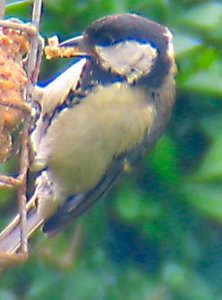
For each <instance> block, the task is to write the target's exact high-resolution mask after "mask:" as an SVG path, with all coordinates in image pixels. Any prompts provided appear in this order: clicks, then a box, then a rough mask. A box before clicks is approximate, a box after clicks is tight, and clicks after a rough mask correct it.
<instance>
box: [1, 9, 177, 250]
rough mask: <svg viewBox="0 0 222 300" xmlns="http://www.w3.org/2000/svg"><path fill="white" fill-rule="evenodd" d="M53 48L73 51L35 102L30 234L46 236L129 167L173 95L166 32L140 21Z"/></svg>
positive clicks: (102, 22) (104, 22) (90, 31)
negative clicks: (37, 109) (40, 231)
mask: <svg viewBox="0 0 222 300" xmlns="http://www.w3.org/2000/svg"><path fill="white" fill-rule="evenodd" d="M59 47H61V48H67V49H68V48H72V49H74V52H75V53H74V55H73V56H74V57H75V60H74V63H73V64H72V65H71V66H70V67H69V68H68V69H67V70H65V71H64V72H63V73H61V74H60V75H59V76H58V77H56V78H55V79H54V80H52V82H50V83H49V84H48V85H46V86H45V87H44V88H42V89H41V93H39V99H38V100H37V101H38V103H39V106H40V113H39V118H38V119H37V121H36V123H35V126H34V129H32V132H30V145H31V149H32V150H31V152H32V155H31V164H30V170H31V171H32V172H34V173H35V174H37V178H36V180H35V191H34V195H33V197H32V198H33V199H34V201H33V202H32V203H34V204H33V206H32V207H31V209H30V211H29V212H28V227H27V228H28V229H27V230H28V232H29V233H30V232H32V231H33V230H34V229H35V228H37V227H39V226H40V225H41V226H42V229H43V231H44V232H45V233H47V234H49V235H50V234H54V233H58V232H60V231H62V230H63V229H64V228H65V227H66V226H67V225H68V224H70V223H71V222H73V220H75V219H76V218H78V217H79V216H80V215H82V214H83V213H84V212H85V211H86V210H88V209H89V208H90V207H91V206H92V205H93V204H94V203H95V202H96V201H97V200H98V199H100V198H102V196H103V195H105V194H106V193H107V192H108V191H109V190H110V189H111V188H112V187H113V185H114V184H115V183H116V182H117V181H118V179H119V178H120V177H121V176H122V175H123V174H124V173H127V172H128V170H129V169H131V168H134V167H136V165H137V164H138V161H139V160H141V159H142V157H144V155H145V154H146V153H147V152H148V151H149V150H150V149H151V148H152V147H153V146H154V145H155V143H156V141H157V140H158V138H159V137H160V136H161V134H162V133H163V132H164V130H165V127H166V125H167V123H168V120H169V118H170V115H171V111H172V109H173V106H174V102H175V97H176V96H175V95H176V87H175V74H176V63H175V55H174V48H173V42H172V34H171V32H170V30H169V29H168V28H167V27H165V26H162V25H160V24H158V23H156V22H154V21H151V20H149V19H148V18H146V17H143V16H139V15H136V14H116V15H108V16H105V17H103V18H101V19H98V20H96V21H95V22H93V23H92V24H90V25H89V26H88V27H87V28H86V29H85V31H84V32H83V34H82V35H80V36H78V37H74V38H71V39H69V40H66V41H64V42H62V43H60V44H59ZM6 244H7V243H5V245H6ZM17 244H18V243H17ZM13 247H14V248H13ZM3 248H4V247H3ZM9 248H10V247H9ZM14 249H17V248H16V247H15V242H14V245H12V246H11V248H10V250H14ZM0 250H1V241H0Z"/></svg>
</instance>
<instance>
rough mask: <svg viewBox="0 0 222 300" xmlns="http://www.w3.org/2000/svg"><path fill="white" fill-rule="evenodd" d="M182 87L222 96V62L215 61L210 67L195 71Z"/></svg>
mask: <svg viewBox="0 0 222 300" xmlns="http://www.w3.org/2000/svg"><path fill="white" fill-rule="evenodd" d="M180 86H181V88H182V89H185V90H187V91H192V92H199V93H203V94H209V95H215V96H218V97H222V63H221V61H219V60H218V61H215V63H213V64H212V65H211V66H210V67H209V68H207V69H203V70H200V71H197V72H194V73H193V74H192V75H191V76H190V77H189V78H187V79H186V80H185V81H184V82H181V83H180Z"/></svg>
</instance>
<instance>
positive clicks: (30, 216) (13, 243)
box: [0, 197, 43, 254]
mask: <svg viewBox="0 0 222 300" xmlns="http://www.w3.org/2000/svg"><path fill="white" fill-rule="evenodd" d="M35 198H36V197H32V198H31V199H30V201H29V202H28V203H27V205H26V211H27V222H26V225H25V231H26V234H27V237H28V238H29V237H30V236H31V235H32V233H33V232H34V231H35V230H36V229H37V228H39V227H40V226H41V225H42V223H43V219H42V218H41V217H40V215H39V214H38V211H37V208H36V205H35V200H36V199H35ZM20 246H21V222H20V215H17V216H16V217H15V218H14V219H13V220H12V222H10V224H9V225H8V226H7V227H6V228H5V229H4V231H2V233H1V234H0V253H9V254H14V253H16V252H17V251H18V250H19V248H20Z"/></svg>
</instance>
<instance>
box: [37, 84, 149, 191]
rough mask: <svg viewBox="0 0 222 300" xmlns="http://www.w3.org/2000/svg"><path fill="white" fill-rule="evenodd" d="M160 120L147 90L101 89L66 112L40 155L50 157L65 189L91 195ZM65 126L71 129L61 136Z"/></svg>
mask: <svg viewBox="0 0 222 300" xmlns="http://www.w3.org/2000/svg"><path fill="white" fill-rule="evenodd" d="M154 116H155V108H154V105H153V103H149V101H148V100H147V95H146V94H145V93H144V90H143V89H136V88H131V87H130V86H129V85H127V84H123V85H120V84H119V83H114V84H111V85H109V86H102V87H101V86H100V87H97V88H95V89H94V91H92V92H91V93H89V94H88V95H87V96H86V97H85V99H83V100H82V101H81V103H80V104H78V105H76V106H74V107H72V108H69V109H64V110H63V111H61V113H60V114H59V115H58V116H57V118H56V119H55V120H54V121H53V122H52V123H51V125H50V127H49V128H48V131H47V135H45V136H44V137H43V138H42V141H41V144H40V147H39V151H38V153H41V152H42V153H47V156H48V157H47V161H48V166H49V169H51V171H52V173H53V176H54V178H53V179H54V180H57V181H58V182H60V181H61V182H60V184H61V186H64V187H65V189H67V190H68V191H69V192H70V193H73V194H77V193H81V192H85V191H87V190H90V189H91V188H93V187H94V186H95V184H96V183H97V182H98V181H99V180H100V179H101V177H102V176H103V175H104V174H105V173H106V171H107V169H108V168H109V166H110V164H111V163H112V161H113V160H114V159H115V158H116V157H118V156H120V155H122V154H124V153H125V152H127V151H129V150H130V149H133V148H134V147H136V146H137V145H138V144H139V143H140V142H141V141H142V140H143V138H144V136H145V134H147V132H148V131H149V130H150V128H151V126H152V123H153V120H154ZM61 128H65V129H64V130H63V131H62V132H61ZM58 141H59V142H58ZM51 149H53V151H51ZM67 164H68V165H67Z"/></svg>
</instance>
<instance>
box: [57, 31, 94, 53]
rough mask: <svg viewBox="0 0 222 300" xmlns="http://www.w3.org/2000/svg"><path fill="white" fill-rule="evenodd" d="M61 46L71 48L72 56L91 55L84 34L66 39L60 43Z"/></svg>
mask: <svg viewBox="0 0 222 300" xmlns="http://www.w3.org/2000/svg"><path fill="white" fill-rule="evenodd" d="M59 48H70V50H72V56H89V55H90V54H89V49H87V47H86V45H85V43H84V36H83V35H80V36H77V37H75V38H72V39H69V40H66V41H64V42H62V43H60V44H59Z"/></svg>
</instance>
